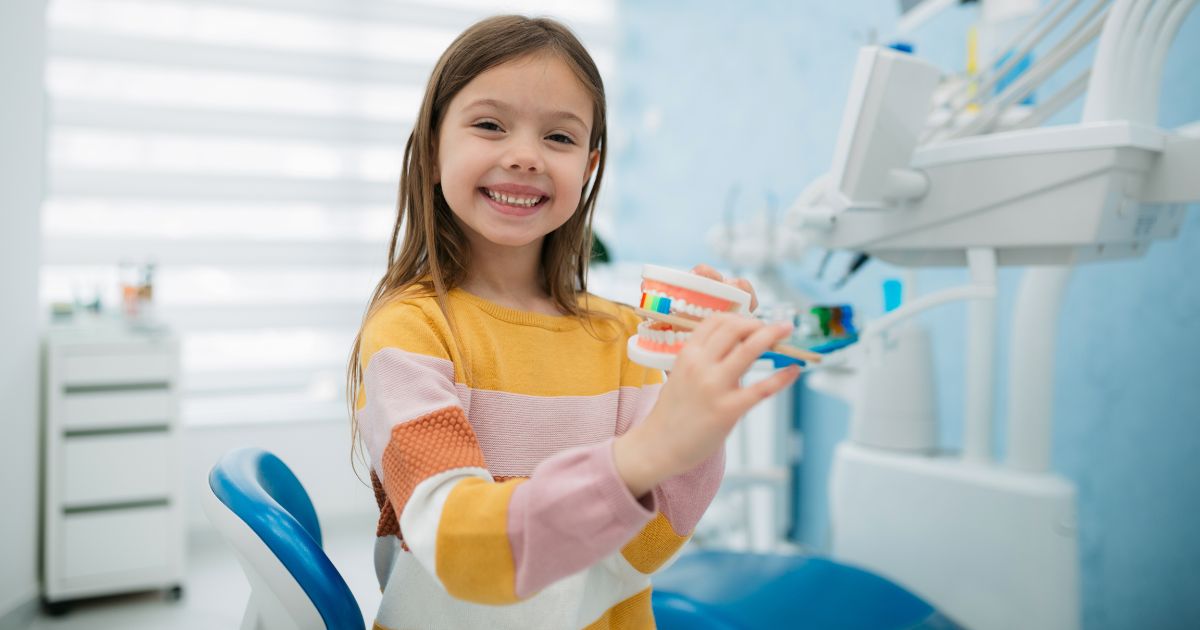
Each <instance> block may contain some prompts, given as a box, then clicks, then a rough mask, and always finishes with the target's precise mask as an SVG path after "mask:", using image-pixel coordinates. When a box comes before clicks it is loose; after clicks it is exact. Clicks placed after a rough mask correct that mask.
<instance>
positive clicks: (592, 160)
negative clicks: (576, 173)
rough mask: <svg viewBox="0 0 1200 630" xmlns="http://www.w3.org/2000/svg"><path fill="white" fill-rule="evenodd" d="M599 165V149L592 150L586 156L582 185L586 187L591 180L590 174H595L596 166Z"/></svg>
mask: <svg viewBox="0 0 1200 630" xmlns="http://www.w3.org/2000/svg"><path fill="white" fill-rule="evenodd" d="M599 163H600V149H592V152H591V154H589V155H588V163H587V169H586V170H584V171H583V185H584V186H585V187H586V186H587V183H588V180H590V179H591V178H592V173H595V172H596V165H597V164H599Z"/></svg>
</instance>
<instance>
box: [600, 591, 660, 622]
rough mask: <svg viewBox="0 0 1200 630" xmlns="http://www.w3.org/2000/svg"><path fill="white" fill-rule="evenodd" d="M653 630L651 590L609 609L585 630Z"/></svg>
mask: <svg viewBox="0 0 1200 630" xmlns="http://www.w3.org/2000/svg"><path fill="white" fill-rule="evenodd" d="M642 629H646V630H653V629H654V611H653V610H652V609H651V607H650V589H646V590H644V591H642V592H640V593H638V594H637V595H634V596H633V597H630V598H629V599H627V600H625V601H623V602H621V603H619V604H617V605H616V606H613V607H612V608H609V609H608V610H606V611H604V614H603V615H601V616H600V618H599V619H597V620H595V621H593V622H592V623H589V624H588V625H587V627H586V628H584V630H642Z"/></svg>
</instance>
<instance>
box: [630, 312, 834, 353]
mask: <svg viewBox="0 0 1200 630" xmlns="http://www.w3.org/2000/svg"><path fill="white" fill-rule="evenodd" d="M636 310H637V314H638V315H641V316H642V317H645V318H648V319H654V320H658V321H660V322H663V323H666V324H670V325H672V326H674V327H675V328H679V329H682V330H694V329H695V328H696V326H697V325H699V322H697V321H694V320H691V319H688V318H686V317H680V316H678V315H667V314H665V313H659V312H657V311H648V310H646V309H644V308H639V309H636ZM766 354H778V355H783V356H784V357H788V358H791V359H798V360H800V361H804V362H808V363H820V362H821V355H820V354H817V353H816V352H810V351H808V350H802V349H800V348H797V347H795V346H790V345H788V344H785V343H777V344H775V345H773V346H771V350H770V352H768V353H766ZM764 357H765V358H769V359H772V360H774V361H775V362H776V366H778V365H779V363H780V361H781V359H780V358H777V357H770V356H765V355H764ZM785 362H786V361H785Z"/></svg>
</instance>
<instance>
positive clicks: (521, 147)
mask: <svg viewBox="0 0 1200 630" xmlns="http://www.w3.org/2000/svg"><path fill="white" fill-rule="evenodd" d="M536 142H537V140H515V141H514V142H513V143H512V146H511V147H510V149H509V151H508V153H507V154H506V155H505V156H504V163H505V167H506V168H508V170H510V171H528V172H530V173H540V172H542V171H543V170H544V169H545V164H544V163H543V161H542V154H541V151H539V150H538V148H537V146H536Z"/></svg>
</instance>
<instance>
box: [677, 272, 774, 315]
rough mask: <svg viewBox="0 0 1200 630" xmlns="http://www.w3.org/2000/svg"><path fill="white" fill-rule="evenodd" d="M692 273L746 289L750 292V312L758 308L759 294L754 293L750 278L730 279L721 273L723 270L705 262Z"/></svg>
mask: <svg viewBox="0 0 1200 630" xmlns="http://www.w3.org/2000/svg"><path fill="white" fill-rule="evenodd" d="M692 273H694V274H696V275H697V276H701V277H703V278H708V279H709V280H716V281H717V282H724V283H725V284H728V285H730V286H734V287H737V288H739V289H741V290H743V291H745V292H746V293H749V294H750V312H752V313H753V312H754V311H755V310H756V309H757V308H758V295H757V294H755V293H754V286H753V285H751V284H750V281H749V280H747V279H745V278H730V279H728V280H726V279H725V276H722V275H721V272H719V271H717V270H716V269H713V268H712V267H711V266H709V265H706V264H704V263H700V264H699V265H696V266H695V267H692Z"/></svg>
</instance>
